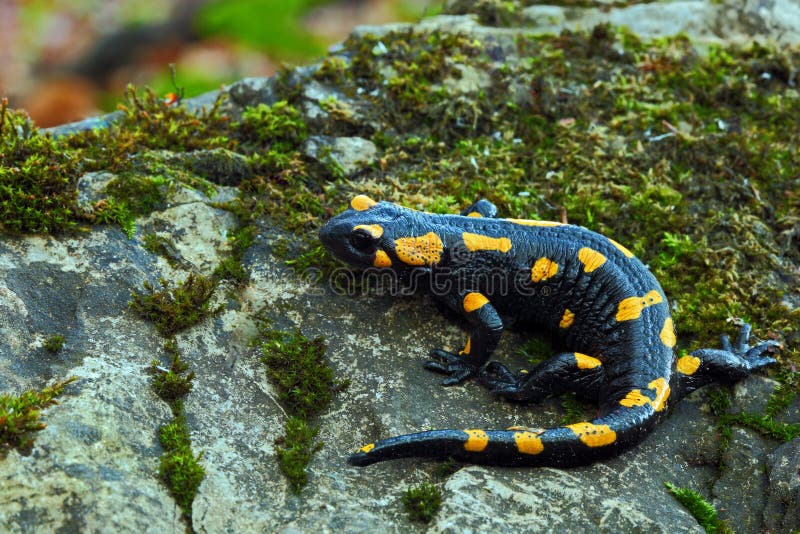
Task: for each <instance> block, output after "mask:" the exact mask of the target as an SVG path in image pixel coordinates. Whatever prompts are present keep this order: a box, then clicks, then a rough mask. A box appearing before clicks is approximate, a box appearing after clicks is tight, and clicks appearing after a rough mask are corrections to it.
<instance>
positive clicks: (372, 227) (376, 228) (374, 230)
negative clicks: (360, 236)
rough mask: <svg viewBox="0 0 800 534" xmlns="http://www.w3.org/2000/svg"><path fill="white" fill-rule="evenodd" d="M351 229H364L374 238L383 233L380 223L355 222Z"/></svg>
mask: <svg viewBox="0 0 800 534" xmlns="http://www.w3.org/2000/svg"><path fill="white" fill-rule="evenodd" d="M353 230H364V231H365V232H367V233H368V234H369V235H371V236H372V237H374V238H375V239H378V238H379V237H380V236H382V235H383V227H382V226H381V225H380V224H357V225H356V226H354V227H353Z"/></svg>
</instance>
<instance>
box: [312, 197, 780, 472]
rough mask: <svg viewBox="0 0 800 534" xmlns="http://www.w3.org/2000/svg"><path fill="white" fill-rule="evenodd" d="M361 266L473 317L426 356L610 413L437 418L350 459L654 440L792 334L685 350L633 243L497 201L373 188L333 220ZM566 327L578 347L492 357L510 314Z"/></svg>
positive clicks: (514, 457) (471, 455) (552, 454)
mask: <svg viewBox="0 0 800 534" xmlns="http://www.w3.org/2000/svg"><path fill="white" fill-rule="evenodd" d="M319 236H320V239H321V241H322V243H323V244H324V245H325V246H326V247H327V248H328V249H329V250H331V251H332V252H333V254H334V255H335V256H337V257H338V258H339V259H341V260H344V261H345V262H346V263H349V264H351V265H353V266H357V267H362V268H374V269H379V270H391V271H392V272H393V273H394V274H396V275H397V277H398V279H401V280H405V281H410V280H413V281H414V286H415V287H422V288H424V289H426V290H428V291H430V293H431V294H432V295H433V298H435V299H437V300H439V301H441V302H442V303H444V305H446V306H447V307H449V308H450V309H452V310H454V311H455V312H457V313H459V314H461V315H462V316H463V317H464V318H465V319H466V321H467V322H468V323H469V325H470V326H471V331H470V335H469V337H468V339H467V340H466V342H465V344H464V346H463V348H462V349H461V350H460V351H459V352H458V353H453V352H448V351H446V350H442V349H434V350H432V351H431V353H430V360H428V361H427V362H425V364H424V366H425V368H426V369H429V370H431V371H434V372H436V373H441V374H442V375H444V381H443V385H445V386H453V385H456V384H460V383H462V382H464V381H465V380H467V379H470V378H473V377H474V378H476V379H477V380H478V381H479V383H480V384H482V385H483V386H485V387H487V388H488V389H489V390H490V391H491V393H493V394H494V395H496V396H498V397H500V398H504V399H508V400H513V401H521V402H537V401H541V400H542V399H544V398H545V397H548V396H553V395H559V394H562V393H565V392H575V393H576V394H579V395H580V396H581V397H584V398H588V399H590V400H592V401H594V402H595V403H596V404H597V406H598V408H599V413H598V416H597V417H596V418H594V419H592V420H589V421H583V422H578V423H574V424H569V425H565V426H559V427H555V428H548V429H540V428H528V427H511V428H508V429H505V430H481V429H464V430H462V429H450V430H430V431H425V432H419V433H415V434H407V435H402V436H396V437H390V438H387V439H383V440H380V441H377V442H375V443H370V444H368V445H365V446H364V447H362V448H361V449H360V450H358V451H357V452H356V453H354V454H352V455H351V456H350V457H349V459H348V461H349V462H350V463H351V464H353V465H357V466H365V465H369V464H372V463H375V462H379V461H382V460H389V459H395V458H402V457H409V456H415V457H429V458H453V459H456V460H459V461H463V462H469V463H476V464H488V465H506V466H520V465H526V466H556V467H570V466H577V465H583V464H588V463H591V462H594V461H597V460H600V459H604V458H608V457H611V456H614V455H617V454H619V453H620V452H621V451H624V450H626V449H629V448H631V447H633V446H635V445H637V444H638V443H640V442H641V441H642V440H643V439H644V438H645V436H647V434H648V433H649V432H650V431H651V430H652V429H653V427H654V426H655V425H656V424H658V422H659V421H661V420H662V419H663V418H664V416H665V414H666V413H667V409H668V407H669V406H670V405H672V404H673V403H675V402H677V401H678V400H680V399H681V398H682V397H684V396H686V395H687V394H688V393H690V392H692V391H694V390H695V389H697V388H699V387H702V386H704V385H706V384H709V383H711V382H715V381H718V382H727V383H731V382H734V381H736V380H739V379H742V378H744V377H746V376H748V375H749V374H750V373H752V372H753V371H754V370H756V369H760V368H762V367H764V366H766V365H769V364H773V363H775V362H776V360H775V359H774V358H773V357H772V356H771V353H772V352H773V351H774V350H775V347H777V346H778V344H777V343H776V342H775V341H771V340H770V341H765V342H761V343H758V344H755V345H754V346H751V345H750V343H749V337H750V330H751V329H750V326H749V325H748V324H744V325H743V326H742V327H741V330H740V331H739V333H738V337H737V339H736V340H735V341H734V342H731V341H730V339H729V338H728V337H727V336H726V335H722V336H721V338H720V339H721V347H720V348H718V349H711V348H707V349H700V350H695V351H693V352H691V353H689V354H686V355H683V356H680V357H678V355H677V351H676V330H675V324H674V322H673V320H672V317H671V316H670V307H669V304H668V302H667V297H666V295H665V294H664V291H663V289H662V288H661V286H660V285H659V283H658V281H657V280H656V279H655V277H654V276H653V275H652V273H651V272H650V271H649V270H648V268H647V267H646V266H645V265H644V264H643V263H642V262H641V261H639V260H638V259H637V258H636V257H634V255H633V254H632V253H631V252H630V251H629V250H628V249H627V248H625V247H624V246H623V245H621V244H619V243H617V242H616V241H614V240H612V239H609V238H607V237H604V236H603V235H600V234H598V233H595V232H592V231H590V230H588V229H586V228H583V227H580V226H575V225H570V224H563V223H559V222H549V221H538V220H522V219H503V218H498V217H497V208H496V207H495V206H494V205H493V204H492V203H491V202H489V201H487V200H483V199H482V200H479V201H477V202H476V203H475V204H473V205H472V206H470V207H469V208H467V209H466V210H464V211H463V212H462V213H461V214H460V215H440V214H432V213H425V212H421V211H416V210H413V209H409V208H405V207H402V206H399V205H396V204H393V203H389V202H376V201H374V200H372V199H370V198H369V197H367V196H365V195H359V196H356V197H355V198H353V199H352V201H351V202H350V205H349V208H348V209H347V210H346V211H344V212H343V213H341V214H339V215H337V216H335V217H333V218H331V219H330V220H329V221H328V222H327V223H326V224H325V225H324V226H323V227H322V229H321V230H320V233H319ZM508 320H514V321H515V322H518V323H522V324H526V325H531V326H533V327H535V328H541V329H544V330H546V331H550V332H552V333H555V334H556V336H557V338H559V339H560V341H561V342H562V343H563V345H564V347H565V348H566V349H567V351H566V352H561V353H559V354H556V355H554V356H552V357H551V358H549V359H547V360H545V361H544V362H542V363H540V364H539V365H537V366H535V367H534V368H532V369H530V370H529V371H520V372H513V371H511V370H510V369H508V368H507V367H506V366H505V365H503V364H501V363H499V362H497V361H489V359H490V357H491V355H492V353H493V352H494V350H495V348H496V347H497V344H498V340H499V339H500V335H501V333H502V332H503V326H504V321H506V322H507V321H508Z"/></svg>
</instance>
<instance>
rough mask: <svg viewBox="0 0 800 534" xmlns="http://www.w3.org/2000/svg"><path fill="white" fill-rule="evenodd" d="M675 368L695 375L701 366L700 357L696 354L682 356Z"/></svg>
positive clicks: (682, 372) (683, 372)
mask: <svg viewBox="0 0 800 534" xmlns="http://www.w3.org/2000/svg"><path fill="white" fill-rule="evenodd" d="M675 368H676V369H677V370H678V372H679V373H681V374H684V375H693V374H694V373H695V372H696V371H697V370H698V369H699V368H700V358H697V357H696V356H681V357H680V358H678V361H677V363H676V364H675Z"/></svg>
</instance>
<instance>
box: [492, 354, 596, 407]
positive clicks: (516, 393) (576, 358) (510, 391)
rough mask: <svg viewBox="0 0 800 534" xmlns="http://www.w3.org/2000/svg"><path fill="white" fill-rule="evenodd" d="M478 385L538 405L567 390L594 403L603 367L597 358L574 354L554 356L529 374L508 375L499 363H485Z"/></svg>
mask: <svg viewBox="0 0 800 534" xmlns="http://www.w3.org/2000/svg"><path fill="white" fill-rule="evenodd" d="M480 381H481V384H483V385H484V386H486V387H487V388H489V390H491V392H492V393H493V394H495V395H497V396H499V397H503V398H505V399H508V400H514V401H524V402H538V401H541V400H543V399H545V398H546V397H549V396H553V395H559V394H561V393H565V392H567V391H572V392H576V393H579V394H580V395H581V396H582V397H585V398H588V399H590V400H595V401H596V400H597V396H598V393H599V390H600V385H601V384H602V383H603V366H602V364H601V362H600V360H598V359H597V358H592V357H591V356H587V355H585V354H581V353H578V352H564V353H561V354H557V355H555V356H553V357H552V358H549V359H548V360H545V361H544V362H542V363H540V364H539V365H537V366H536V367H534V368H533V369H532V370H531V371H530V372H528V371H520V372H519V373H513V372H511V371H510V370H509V369H508V368H507V367H506V366H505V365H503V364H501V363H499V362H489V364H488V365H487V366H486V367H485V368H484V369H483V371H481V374H480Z"/></svg>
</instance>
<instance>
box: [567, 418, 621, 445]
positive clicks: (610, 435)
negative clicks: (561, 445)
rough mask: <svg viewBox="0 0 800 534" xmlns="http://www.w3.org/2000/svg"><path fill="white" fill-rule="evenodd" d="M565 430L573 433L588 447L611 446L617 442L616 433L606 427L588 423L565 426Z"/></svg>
mask: <svg viewBox="0 0 800 534" xmlns="http://www.w3.org/2000/svg"><path fill="white" fill-rule="evenodd" d="M567 428H569V429H570V430H572V431H573V432H575V435H576V436H578V439H580V440H581V442H583V444H584V445H588V446H589V447H602V446H604V445H611V444H612V443H614V442H615V441H617V433H616V432H614V431H613V430H611V427H610V426H608V425H595V424H592V423H588V422H583V423H575V424H574V425H567Z"/></svg>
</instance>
